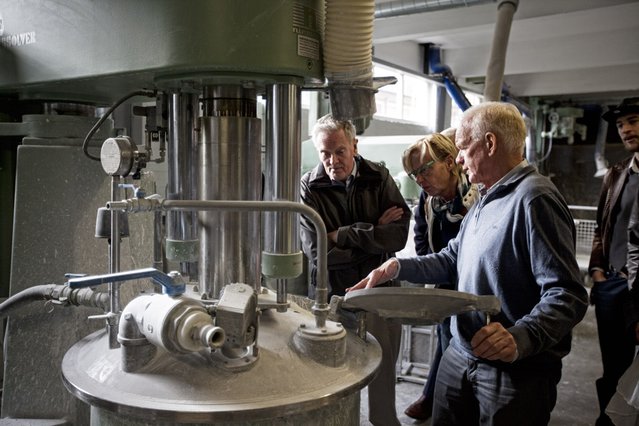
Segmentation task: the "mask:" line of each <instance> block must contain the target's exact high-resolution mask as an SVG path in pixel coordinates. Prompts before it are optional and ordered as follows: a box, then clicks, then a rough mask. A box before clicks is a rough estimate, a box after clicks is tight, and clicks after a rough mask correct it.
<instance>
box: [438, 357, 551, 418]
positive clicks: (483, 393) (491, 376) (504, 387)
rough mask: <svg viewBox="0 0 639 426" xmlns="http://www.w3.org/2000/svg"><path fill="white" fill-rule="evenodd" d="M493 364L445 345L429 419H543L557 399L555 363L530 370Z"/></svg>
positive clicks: (546, 416)
mask: <svg viewBox="0 0 639 426" xmlns="http://www.w3.org/2000/svg"><path fill="white" fill-rule="evenodd" d="M497 365H498V364H496V363H495V364H489V363H487V362H484V361H477V360H474V359H471V358H469V357H468V356H466V355H465V354H463V353H461V352H460V351H459V350H458V349H456V348H455V347H454V346H453V345H451V346H449V347H448V349H447V350H446V352H444V355H443V356H442V360H441V363H440V365H439V371H438V373H437V383H436V384H435V405H434V407H433V425H437V426H446V425H457V426H459V425H491V426H512V425H517V426H527V425H529V426H538V425H547V424H548V422H549V421H550V413H551V411H552V409H553V408H554V407H555V403H556V402H557V383H559V379H560V378H561V367H560V364H558V365H557V366H555V367H549V368H547V369H546V368H543V369H540V368H536V369H534V370H531V369H526V368H524V367H521V366H518V365H517V363H515V364H504V365H503V366H497Z"/></svg>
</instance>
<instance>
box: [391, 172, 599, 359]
mask: <svg viewBox="0 0 639 426" xmlns="http://www.w3.org/2000/svg"><path fill="white" fill-rule="evenodd" d="M399 262H400V272H399V277H398V278H400V279H404V280H408V281H413V280H415V279H416V278H417V277H419V278H421V279H424V281H426V282H441V281H445V278H446V277H447V276H451V277H454V278H455V279H457V283H458V289H459V290H460V291H464V292H468V293H472V294H477V295H495V296H497V297H498V298H499V300H500V302H501V312H500V313H499V314H498V315H496V316H493V318H492V321H498V322H500V323H501V324H503V325H504V327H506V328H507V329H508V331H509V332H510V333H511V334H512V335H513V336H514V338H515V341H516V342H517V350H518V352H519V358H518V363H519V364H523V363H525V364H528V365H538V366H540V367H543V366H547V364H548V363H554V364H555V365H560V364H557V362H558V361H560V359H561V358H562V357H563V356H565V355H566V354H568V352H570V344H571V330H572V328H573V327H574V326H575V325H576V324H577V323H578V322H579V321H581V319H582V318H583V316H584V315H585V313H586V308H587V303H588V297H587V292H586V290H585V288H584V287H583V285H582V284H581V278H580V274H579V267H578V265H577V261H576V258H575V227H574V222H573V218H572V216H571V214H570V212H569V210H568V206H567V205H566V202H565V201H564V199H563V197H562V196H561V194H560V193H559V191H558V190H557V189H556V187H555V186H554V185H553V184H552V182H550V180H549V179H547V178H546V177H544V176H542V175H540V174H539V173H538V172H537V170H536V169H535V168H534V167H533V166H531V165H519V166H517V167H516V168H515V169H513V170H512V171H511V172H510V173H509V174H508V175H507V176H506V177H505V178H504V179H502V180H501V181H500V182H498V183H497V184H496V185H495V186H493V187H492V188H491V189H490V190H489V191H488V192H487V193H486V194H485V195H483V196H482V197H481V198H480V200H479V201H478V202H477V203H476V204H475V205H474V206H473V207H472V209H471V210H470V211H469V212H468V214H467V215H466V216H465V218H464V220H463V222H462V225H461V229H460V232H459V234H458V235H457V237H456V238H455V239H453V240H451V241H450V243H449V245H448V246H447V247H446V248H444V249H443V250H442V251H441V252H439V253H436V254H432V255H428V256H421V257H417V258H413V259H399ZM485 324H486V317H485V315H484V314H483V313H481V312H470V313H464V314H460V315H457V316H456V317H454V318H453V322H452V333H453V341H452V344H453V345H454V346H455V347H456V348H458V349H459V350H461V351H463V352H464V353H466V354H467V355H468V356H469V357H471V358H475V357H474V355H473V354H472V348H471V345H470V340H471V339H472V337H473V335H474V334H475V333H476V332H477V331H478V330H479V329H480V328H481V327H482V326H484V325H485Z"/></svg>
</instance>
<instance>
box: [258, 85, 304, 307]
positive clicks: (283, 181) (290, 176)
mask: <svg viewBox="0 0 639 426" xmlns="http://www.w3.org/2000/svg"><path fill="white" fill-rule="evenodd" d="M267 100H268V102H267V110H266V158H265V165H264V167H265V185H264V191H265V193H264V200H265V201H296V202H299V201H300V184H299V182H300V176H301V169H300V163H301V158H302V148H301V145H302V144H301V137H302V136H301V116H302V113H301V91H300V88H299V87H298V86H297V85H294V84H274V85H272V86H268V87H267ZM264 251H265V252H270V253H276V254H290V253H297V252H299V251H300V241H299V220H298V218H297V216H296V215H294V214H292V213H286V212H268V213H265V214H264ZM275 282H276V287H277V302H278V303H279V304H285V303H286V294H287V280H286V279H285V278H276V281H275Z"/></svg>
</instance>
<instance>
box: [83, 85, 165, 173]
mask: <svg viewBox="0 0 639 426" xmlns="http://www.w3.org/2000/svg"><path fill="white" fill-rule="evenodd" d="M155 95H156V92H152V91H149V90H138V91H135V92H133V93H129V94H128V95H126V96H124V97H123V98H121V99H119V100H118V101H117V102H116V103H114V104H113V105H111V106H110V107H109V109H108V110H107V111H106V112H105V113H104V115H102V117H100V119H99V120H98V122H97V123H95V125H94V126H93V127H92V128H91V130H89V133H87V135H86V137H85V138H84V142H82V151H83V152H84V155H86V156H87V157H89V158H90V159H92V160H95V161H100V157H96V156H94V155H91V154H89V141H90V140H91V138H92V137H93V135H94V134H95V132H97V131H98V129H99V128H100V126H101V125H102V123H104V122H105V121H106V119H107V118H108V117H109V115H111V113H113V111H115V109H116V108H117V107H119V106H120V105H121V104H122V103H123V102H124V101H126V100H127V99H130V98H132V97H134V96H148V97H150V98H154V97H155Z"/></svg>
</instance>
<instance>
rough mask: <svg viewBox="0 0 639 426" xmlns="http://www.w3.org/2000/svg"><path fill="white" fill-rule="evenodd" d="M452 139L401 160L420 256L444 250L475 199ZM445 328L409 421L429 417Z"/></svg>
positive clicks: (440, 138) (422, 145)
mask: <svg viewBox="0 0 639 426" xmlns="http://www.w3.org/2000/svg"><path fill="white" fill-rule="evenodd" d="M454 135H455V129H447V130H445V131H443V132H442V133H433V134H431V135H428V136H426V137H424V138H422V139H420V140H418V141H417V142H415V143H414V144H413V145H411V146H410V147H408V149H407V150H406V151H404V155H403V156H402V163H403V166H404V170H405V171H406V173H408V175H409V176H410V177H411V178H412V179H414V180H415V181H416V182H417V184H418V185H419V186H420V187H421V188H422V190H423V191H422V193H421V196H420V198H419V204H418V206H417V207H416V209H415V227H414V234H415V237H414V241H415V251H416V252H417V254H418V255H420V256H423V255H426V254H429V253H436V252H438V251H440V250H441V249H442V248H444V247H446V245H447V244H448V241H449V240H451V239H453V238H454V237H455V236H456V235H457V233H458V232H459V226H460V225H461V220H462V219H463V217H464V215H465V214H466V212H467V211H468V209H469V208H470V207H471V206H472V205H473V204H474V203H475V201H476V200H477V198H478V191H477V187H476V186H475V185H471V184H470V183H469V182H468V178H467V177H466V175H465V174H464V172H463V171H462V168H461V166H460V165H459V164H457V163H455V157H457V148H456V147H455V143H454V142H453V140H454ZM449 328H450V319H449V318H447V319H446V320H445V321H444V322H443V323H442V324H441V325H440V326H439V327H438V328H437V332H438V344H437V352H436V354H435V357H434V359H433V360H432V362H431V368H430V371H429V373H428V379H427V381H426V385H425V386H424V390H423V392H422V395H421V396H420V398H419V399H418V400H417V401H415V402H414V403H412V404H411V405H410V406H409V407H408V408H407V409H406V411H405V412H404V413H405V414H406V415H407V416H409V417H411V418H414V419H418V420H426V419H428V418H430V416H431V412H432V408H433V391H434V389H435V380H436V377H437V367H438V365H439V360H440V358H441V354H442V353H443V351H444V350H445V349H446V347H448V341H449V340H450V330H449Z"/></svg>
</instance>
